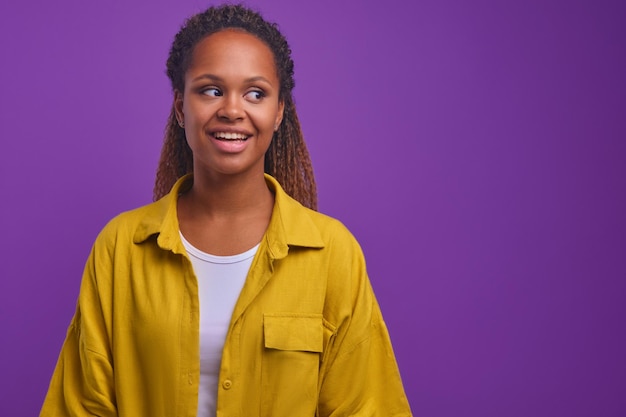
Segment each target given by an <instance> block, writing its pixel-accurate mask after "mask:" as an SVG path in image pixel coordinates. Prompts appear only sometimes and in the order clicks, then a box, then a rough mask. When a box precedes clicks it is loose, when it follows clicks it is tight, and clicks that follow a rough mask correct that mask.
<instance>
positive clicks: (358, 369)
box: [318, 244, 411, 417]
mask: <svg viewBox="0 0 626 417" xmlns="http://www.w3.org/2000/svg"><path fill="white" fill-rule="evenodd" d="M355 245H356V248H355V251H354V252H353V253H349V254H345V253H344V254H343V256H344V257H345V256H349V257H350V258H352V263H351V265H350V262H347V263H346V262H345V261H344V262H343V263H342V264H340V265H346V264H347V265H349V266H340V271H339V273H341V274H342V275H343V274H348V275H349V279H348V280H347V284H346V288H340V289H339V291H341V292H343V294H342V295H339V294H336V297H334V298H336V299H344V300H345V299H348V300H349V306H348V307H346V308H349V309H350V310H349V311H348V312H347V313H346V314H345V315H344V317H345V319H344V320H343V321H342V322H341V323H340V324H339V325H338V326H337V328H336V331H335V334H334V336H333V338H334V340H333V341H332V343H331V344H330V347H329V351H328V352H326V353H325V354H324V359H323V363H322V373H321V376H322V379H321V382H320V384H321V385H320V394H319V403H318V416H319V417H340V416H341V417H343V416H355V417H365V416H367V417H383V416H385V417H391V416H394V417H408V416H411V410H410V407H409V403H408V400H407V398H406V395H405V393H404V388H403V386H402V380H401V378H400V372H399V370H398V366H397V363H396V360H395V356H394V353H393V349H392V346H391V341H390V338H389V333H388V331H387V327H386V325H385V322H384V321H383V318H382V314H381V311H380V308H379V305H378V303H377V301H376V298H375V296H374V292H373V290H372V287H371V284H370V282H369V278H368V276H367V273H366V269H365V261H364V259H363V255H362V253H361V250H360V248H359V247H358V245H357V244H355ZM333 279H334V281H339V282H341V281H343V282H346V280H345V279H343V280H341V279H339V278H333ZM330 285H332V284H330ZM336 290H337V287H335V291H336Z"/></svg>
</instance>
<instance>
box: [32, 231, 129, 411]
mask: <svg viewBox="0 0 626 417" xmlns="http://www.w3.org/2000/svg"><path fill="white" fill-rule="evenodd" d="M98 252H99V251H98V243H97V242H96V245H95V246H94V249H93V250H92V253H91V255H90V257H89V259H88V261H87V265H86V267H85V271H84V274H83V279H82V283H81V288H80V294H79V297H78V305H77V307H76V313H75V315H74V317H73V318H72V321H71V323H70V326H69V328H68V331H67V336H66V338H65V342H64V343H63V347H62V349H61V353H60V355H59V359H58V361H57V364H56V368H55V370H54V373H53V375H52V379H51V381H50V386H49V388H48V392H47V395H46V398H45V400H44V403H43V406H42V409H41V414H40V416H41V417H48V416H50V417H52V416H55V417H56V416H71V417H78V416H92V415H97V416H103V417H113V416H117V410H116V404H115V387H114V383H113V381H114V375H113V361H112V355H111V344H110V343H109V340H110V320H108V319H107V317H110V311H111V305H110V300H111V298H110V295H111V294H110V286H107V285H105V284H103V281H104V282H105V283H106V281H107V280H106V279H104V280H100V281H98V280H97V278H102V276H105V277H106V276H107V274H108V276H110V271H111V267H110V259H107V258H108V256H106V255H107V254H106V250H101V251H100V252H101V253H98ZM96 270H97V271H98V276H96ZM107 300H109V301H108V302H107Z"/></svg>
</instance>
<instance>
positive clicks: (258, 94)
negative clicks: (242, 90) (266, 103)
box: [246, 90, 265, 101]
mask: <svg viewBox="0 0 626 417" xmlns="http://www.w3.org/2000/svg"><path fill="white" fill-rule="evenodd" d="M263 97H265V93H263V91H259V90H253V91H249V92H248V93H246V98H247V99H249V100H251V101H261V99H262V98H263Z"/></svg>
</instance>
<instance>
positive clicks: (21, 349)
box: [0, 0, 626, 417]
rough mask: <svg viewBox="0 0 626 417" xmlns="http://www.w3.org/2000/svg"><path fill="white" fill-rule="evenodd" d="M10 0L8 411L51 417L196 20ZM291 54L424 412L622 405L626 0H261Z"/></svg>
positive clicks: (320, 160) (411, 391)
mask: <svg viewBox="0 0 626 417" xmlns="http://www.w3.org/2000/svg"><path fill="white" fill-rule="evenodd" d="M7 3H9V2H6V1H5V2H3V3H2V5H1V6H0V39H1V41H0V42H1V43H0V45H1V46H0V47H1V51H2V65H0V72H1V75H2V77H1V80H2V91H1V92H0V106H1V107H0V118H1V123H0V126H2V133H1V137H2V151H1V153H0V170H2V171H1V175H0V181H1V182H2V183H1V188H0V192H1V193H2V205H1V206H2V208H1V210H2V216H0V221H1V222H2V224H1V225H0V227H1V230H2V239H1V241H0V245H1V247H0V249H1V252H0V253H1V256H2V262H0V276H1V280H0V320H1V321H2V322H1V323H0V324H1V325H2V336H1V337H2V342H1V349H2V350H1V352H0V353H1V354H0V375H2V378H1V382H0V384H1V385H2V387H1V389H0V415H2V416H12V417H21V416H33V415H36V414H37V412H38V410H39V407H40V404H41V401H42V399H43V396H44V393H45V391H46V388H47V384H48V381H49V378H50V375H51V372H52V369H53V367H54V364H55V361H56V357H57V354H58V351H59V349H60V346H61V343H62V341H63V337H64V334H65V330H66V328H67V325H68V323H69V320H70V318H71V316H72V313H73V311H74V306H75V300H76V296H77V293H78V286H79V282H80V277H81V272H82V267H83V263H84V261H85V259H86V257H87V255H88V252H89V249H90V246H91V243H92V242H93V239H94V238H95V236H96V234H97V232H98V231H99V229H100V228H101V227H102V226H103V225H104V224H105V222H106V221H107V220H108V219H110V218H111V217H112V216H114V215H115V214H117V213H118V212H120V211H122V210H126V209H130V208H133V207H136V206H138V205H142V204H144V203H147V202H149V201H150V199H151V189H152V182H153V177H154V171H155V167H156V163H157V158H158V154H159V150H160V144H161V140H162V131H163V127H164V122H165V117H166V114H167V113H168V110H169V103H170V100H171V97H170V92H169V86H168V82H167V80H166V77H165V75H164V61H165V57H166V54H167V50H168V47H169V43H170V41H171V39H172V37H173V35H174V33H175V32H176V30H177V28H178V27H179V25H180V24H181V22H182V20H183V18H184V17H185V16H188V15H189V14H191V13H193V12H196V11H199V10H200V9H202V8H203V7H204V6H205V2H203V1H198V0H185V1H181V0H177V1H147V0H144V1H140V0H133V1H113V2H105V1H101V2H98V3H96V2H85V1H78V0H75V1H71V0H59V1H55V2H50V1H43V0H38V1H37V0H35V1H30V2H29V1H25V2H17V1H14V2H12V3H14V4H12V5H8V4H7ZM249 4H252V5H253V6H255V7H258V8H260V9H261V10H262V11H263V12H264V14H265V15H266V17H268V18H269V19H271V20H276V21H278V22H279V23H280V26H281V28H282V29H283V31H284V32H285V33H286V34H287V36H288V38H289V39H290V42H291V45H292V48H293V50H294V55H295V60H296V81H297V87H296V97H297V104H298V107H299V112H300V116H301V119H302V124H303V128H304V131H305V135H306V137H307V139H308V143H309V147H310V151H311V154H312V158H313V161H314V164H315V168H316V174H317V178H318V183H319V184H318V186H319V189H320V201H321V210H322V211H323V212H326V213H328V214H330V215H333V216H335V217H337V218H339V219H341V220H342V221H344V222H345V223H346V224H347V225H348V226H349V227H350V228H351V229H352V231H353V232H354V233H355V235H356V236H357V238H358V239H359V240H360V241H361V243H362V245H363V248H364V250H365V253H366V256H367V259H368V265H369V270H370V275H371V278H372V282H373V285H374V287H375V289H376V291H377V295H378V298H379V300H380V303H381V305H382V308H383V312H384V313H385V317H386V320H387V323H388V326H389V328H390V331H391V334H392V339H393V342H394V345H395V349H396V354H397V359H398V362H399V364H400V369H401V372H402V375H403V377H404V381H405V386H406V390H407V394H408V396H409V400H410V402H411V405H412V408H413V411H414V413H415V414H416V415H418V416H433V417H435V416H436V417H449V416H450V417H451V416H476V417H478V416H480V417H485V416H520V417H522V416H523V417H527V416H568V417H572V416H624V415H626V394H625V392H626V329H625V328H626V75H625V74H626V58H625V57H626V24H625V22H626V3H625V2H623V1H620V0H616V1H608V0H606V1H603V0H599V1H591V0H589V1H567V0H563V1H557V0H543V1H538V0H533V1H528V0H527V1H519V2H511V1H509V2H502V1H498V0H491V1H474V2H467V1H461V0H458V1H413V2H408V1H399V0H388V1H330V0H323V1H320V0H316V1H311V2H307V3H306V4H302V3H301V2H295V1H291V0H280V1H277V0H264V1H261V0H259V1H255V2H251V3H249Z"/></svg>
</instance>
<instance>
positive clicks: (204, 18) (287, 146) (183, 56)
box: [154, 5, 317, 210]
mask: <svg viewBox="0 0 626 417" xmlns="http://www.w3.org/2000/svg"><path fill="white" fill-rule="evenodd" d="M228 28H237V29H242V30H244V31H246V32H248V33H250V34H252V35H254V36H256V37H257V38H259V39H260V40H262V41H263V42H264V43H265V44H266V45H268V46H269V48H270V49H271V51H272V53H273V55H274V62H275V66H276V71H277V73H278V79H279V81H280V90H279V95H280V99H281V100H282V101H283V103H284V104H285V109H284V113H283V120H282V123H281V124H280V126H279V128H278V131H276V132H275V133H274V136H273V138H272V142H271V144H270V146H269V148H268V150H267V152H266V154H265V172H266V173H268V174H270V175H272V176H273V177H274V178H276V179H277V180H278V182H279V183H280V184H281V185H282V187H283V188H284V189H285V191H286V192H287V193H288V194H289V195H291V196H292V197H293V198H295V199H296V200H298V201H299V202H300V203H301V204H302V205H304V206H306V207H309V208H312V209H314V210H316V209H317V190H316V186H315V178H314V175H313V167H312V165H311V158H310V157H309V152H308V150H307V148H306V144H305V143H304V138H303V135H302V129H301V128H300V122H299V120H298V115H297V113H296V107H295V104H294V101H293V96H292V90H293V87H294V84H295V83H294V79H293V60H292V59H291V49H290V48H289V45H288V44H287V40H286V39H285V37H284V36H283V35H282V34H281V33H280V32H279V30H278V27H277V25H276V24H274V23H269V22H267V21H265V20H264V19H263V18H262V17H261V15H260V14H259V13H257V12H254V11H252V10H250V9H248V8H246V7H244V6H241V5H222V6H217V7H211V8H209V9H207V10H206V11H204V12H202V13H199V14H197V15H194V16H192V17H191V18H189V19H188V20H187V21H186V22H185V24H184V25H183V27H182V28H181V30H180V31H179V32H178V33H177V34H176V37H175V38H174V42H173V44H172V48H171V49H170V54H169V57H168V59H167V76H168V77H169V79H170V82H171V84H172V89H173V90H174V91H184V87H185V86H184V77H185V73H186V72H187V70H188V69H189V65H190V62H191V57H192V54H193V49H194V47H195V46H196V45H197V44H198V42H200V41H201V40H203V39H204V38H206V37H207V36H209V35H211V34H213V33H216V32H219V31H221V30H224V29H228ZM192 156H193V155H192V152H191V149H190V148H189V145H188V144H187V140H186V138H185V131H184V129H182V128H181V127H179V125H178V122H177V119H176V114H175V111H174V105H173V104H172V110H171V112H170V116H169V118H168V120H167V125H166V127H165V140H164V143H163V148H162V150H161V158H160V160H159V166H158V169H157V174H156V181H155V185H154V199H155V200H158V199H159V198H161V197H163V196H164V195H165V194H167V193H168V192H169V191H170V189H171V188H172V185H174V183H175V182H176V181H177V180H178V179H179V178H180V177H182V176H183V175H185V174H187V173H190V172H192V171H193V158H192Z"/></svg>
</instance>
